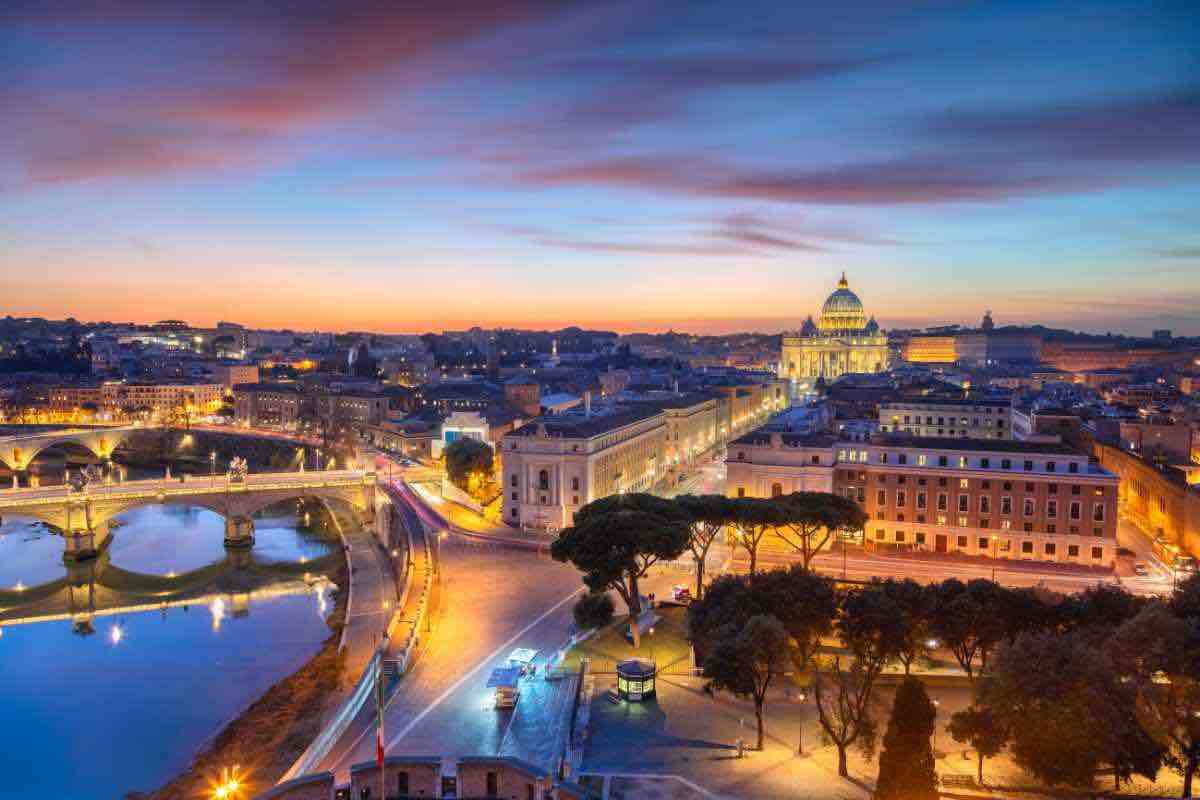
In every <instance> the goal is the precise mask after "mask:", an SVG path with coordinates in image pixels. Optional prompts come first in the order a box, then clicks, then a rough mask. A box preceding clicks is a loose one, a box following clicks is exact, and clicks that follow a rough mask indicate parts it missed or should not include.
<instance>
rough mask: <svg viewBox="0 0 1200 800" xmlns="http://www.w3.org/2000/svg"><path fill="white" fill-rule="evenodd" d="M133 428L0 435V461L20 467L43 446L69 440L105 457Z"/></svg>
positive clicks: (66, 442)
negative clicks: (0, 436)
mask: <svg viewBox="0 0 1200 800" xmlns="http://www.w3.org/2000/svg"><path fill="white" fill-rule="evenodd" d="M135 430H141V429H139V428H133V427H123V428H94V429H87V430H67V431H45V432H41V433H29V434H18V435H16V436H5V437H2V438H0V463H3V464H4V466H6V467H8V468H9V469H11V470H16V471H24V470H26V469H28V468H29V465H30V464H31V463H32V462H33V459H35V458H37V456H38V454H40V453H41V452H42V451H43V450H46V449H47V448H51V447H56V446H60V445H63V444H69V443H73V444H76V445H79V446H81V447H83V448H85V449H86V450H87V451H88V452H90V453H91V454H92V455H94V456H95V457H96V458H99V459H101V460H107V459H109V458H111V457H112V454H113V451H114V450H116V449H117V448H118V447H119V446H120V445H121V444H122V443H123V442H124V441H125V440H126V439H127V438H129V436H130V435H132V434H133V432H134V431H135Z"/></svg>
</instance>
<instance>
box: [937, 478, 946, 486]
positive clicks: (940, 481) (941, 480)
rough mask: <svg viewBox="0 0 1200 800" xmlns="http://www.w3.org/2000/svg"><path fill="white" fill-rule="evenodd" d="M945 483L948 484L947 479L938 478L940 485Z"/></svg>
mask: <svg viewBox="0 0 1200 800" xmlns="http://www.w3.org/2000/svg"><path fill="white" fill-rule="evenodd" d="M945 485H946V479H945V478H938V486H945Z"/></svg>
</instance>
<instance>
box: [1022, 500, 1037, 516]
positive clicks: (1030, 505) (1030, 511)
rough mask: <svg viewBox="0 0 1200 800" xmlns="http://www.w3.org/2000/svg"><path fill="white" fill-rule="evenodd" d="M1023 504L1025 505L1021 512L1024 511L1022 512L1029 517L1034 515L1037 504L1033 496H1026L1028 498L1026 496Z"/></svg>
mask: <svg viewBox="0 0 1200 800" xmlns="http://www.w3.org/2000/svg"><path fill="white" fill-rule="evenodd" d="M1022 506H1023V507H1022V509H1021V512H1022V513H1023V514H1024V515H1025V516H1027V517H1032V516H1033V515H1034V513H1035V511H1036V506H1035V504H1034V502H1033V498H1032V497H1026V498H1025V502H1024V503H1022Z"/></svg>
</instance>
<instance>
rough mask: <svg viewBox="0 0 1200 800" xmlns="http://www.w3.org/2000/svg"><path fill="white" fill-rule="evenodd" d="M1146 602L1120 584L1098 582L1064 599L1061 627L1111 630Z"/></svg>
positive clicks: (1133, 615)
mask: <svg viewBox="0 0 1200 800" xmlns="http://www.w3.org/2000/svg"><path fill="white" fill-rule="evenodd" d="M1144 605H1145V601H1144V600H1143V599H1142V598H1140V597H1135V596H1134V595H1132V594H1130V593H1129V592H1127V591H1125V590H1124V589H1122V588H1121V587H1120V586H1115V585H1113V584H1107V583H1106V584H1098V585H1096V586H1089V587H1088V588H1087V589H1085V590H1084V591H1083V592H1080V593H1079V594H1073V595H1071V596H1070V597H1069V598H1067V600H1066V602H1065V603H1064V604H1063V609H1062V617H1063V619H1062V627H1063V629H1064V630H1068V631H1071V630H1080V629H1085V628H1106V629H1112V628H1116V627H1117V626H1119V625H1120V624H1121V623H1123V622H1125V621H1126V620H1128V619H1133V618H1134V617H1135V616H1137V613H1138V612H1139V611H1141V610H1142V607H1143V606H1144Z"/></svg>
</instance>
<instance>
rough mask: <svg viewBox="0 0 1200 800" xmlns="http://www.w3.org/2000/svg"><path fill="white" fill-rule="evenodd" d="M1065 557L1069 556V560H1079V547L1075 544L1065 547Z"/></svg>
mask: <svg viewBox="0 0 1200 800" xmlns="http://www.w3.org/2000/svg"><path fill="white" fill-rule="evenodd" d="M1067 555H1068V556H1070V557H1071V558H1079V545H1077V544H1069V545H1067Z"/></svg>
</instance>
